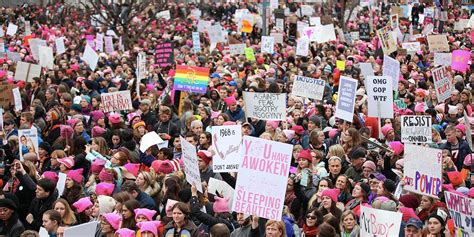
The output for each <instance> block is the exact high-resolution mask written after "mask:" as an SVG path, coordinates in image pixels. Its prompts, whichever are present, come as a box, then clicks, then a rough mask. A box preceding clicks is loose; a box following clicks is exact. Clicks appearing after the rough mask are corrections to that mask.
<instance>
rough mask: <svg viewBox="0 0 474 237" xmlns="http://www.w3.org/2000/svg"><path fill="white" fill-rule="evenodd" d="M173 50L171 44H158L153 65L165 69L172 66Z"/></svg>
mask: <svg viewBox="0 0 474 237" xmlns="http://www.w3.org/2000/svg"><path fill="white" fill-rule="evenodd" d="M173 49H174V46H173V42H166V43H161V44H158V45H157V46H156V50H155V63H156V64H158V65H159V66H160V67H167V66H170V65H171V64H174V51H173Z"/></svg>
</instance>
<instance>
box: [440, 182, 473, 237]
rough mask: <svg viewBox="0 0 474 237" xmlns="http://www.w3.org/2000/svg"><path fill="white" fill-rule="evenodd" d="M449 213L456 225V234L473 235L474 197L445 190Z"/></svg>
mask: <svg viewBox="0 0 474 237" xmlns="http://www.w3.org/2000/svg"><path fill="white" fill-rule="evenodd" d="M444 197H445V200H446V204H447V206H448V210H449V214H450V216H451V218H452V219H453V221H454V226H455V227H456V231H455V233H459V234H457V235H456V236H473V235H474V225H473V224H472V222H473V211H474V199H472V198H469V197H467V196H464V195H459V194H457V193H453V192H448V191H445V192H444Z"/></svg>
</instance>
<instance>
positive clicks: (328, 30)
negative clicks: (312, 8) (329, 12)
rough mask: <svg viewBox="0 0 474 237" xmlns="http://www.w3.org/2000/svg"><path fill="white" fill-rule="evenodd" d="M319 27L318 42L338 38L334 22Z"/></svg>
mask: <svg viewBox="0 0 474 237" xmlns="http://www.w3.org/2000/svg"><path fill="white" fill-rule="evenodd" d="M317 28H318V29H319V32H318V33H316V42H318V43H319V44H322V43H326V42H329V41H334V40H336V31H335V30H334V25H333V24H329V25H323V26H320V28H319V27H317Z"/></svg>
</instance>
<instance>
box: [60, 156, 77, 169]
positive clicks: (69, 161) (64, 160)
mask: <svg viewBox="0 0 474 237" xmlns="http://www.w3.org/2000/svg"><path fill="white" fill-rule="evenodd" d="M58 162H59V163H60V164H63V165H64V166H66V167H67V168H68V169H72V167H74V159H73V158H72V157H71V156H68V157H64V158H62V159H58Z"/></svg>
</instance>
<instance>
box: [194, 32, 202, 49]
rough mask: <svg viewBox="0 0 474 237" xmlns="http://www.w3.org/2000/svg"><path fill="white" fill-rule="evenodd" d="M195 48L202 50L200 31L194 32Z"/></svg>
mask: <svg viewBox="0 0 474 237" xmlns="http://www.w3.org/2000/svg"><path fill="white" fill-rule="evenodd" d="M193 49H194V52H196V53H199V52H201V40H200V39H199V32H193Z"/></svg>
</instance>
